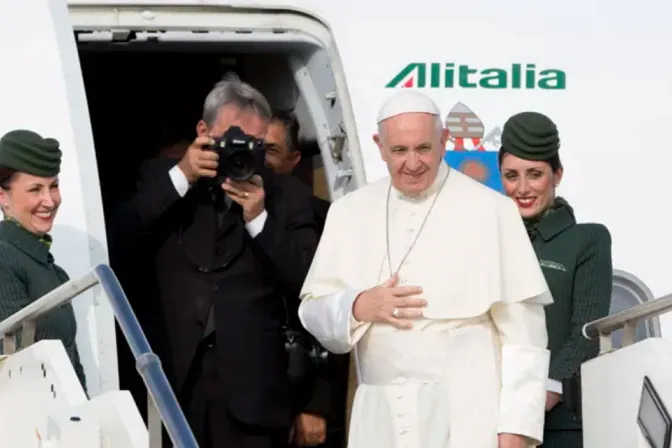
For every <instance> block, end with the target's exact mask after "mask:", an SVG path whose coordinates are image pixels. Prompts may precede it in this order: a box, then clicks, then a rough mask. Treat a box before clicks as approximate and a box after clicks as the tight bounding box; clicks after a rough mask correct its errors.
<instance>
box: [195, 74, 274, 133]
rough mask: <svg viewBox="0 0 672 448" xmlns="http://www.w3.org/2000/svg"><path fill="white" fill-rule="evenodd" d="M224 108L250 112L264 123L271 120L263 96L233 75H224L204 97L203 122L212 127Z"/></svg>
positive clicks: (268, 107) (269, 110)
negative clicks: (230, 107)
mask: <svg viewBox="0 0 672 448" xmlns="http://www.w3.org/2000/svg"><path fill="white" fill-rule="evenodd" d="M225 106H234V107H236V108H238V109H240V110H248V111H251V112H253V113H254V114H255V115H258V116H259V117H261V118H262V119H263V120H264V121H270V120H271V116H272V113H271V106H270V105H269V104H268V101H267V100H266V98H265V97H264V95H262V94H261V92H259V91H258V90H257V89H255V88H254V87H252V86H251V85H249V84H247V83H245V82H243V81H241V80H240V78H239V77H238V76H237V75H235V74H233V73H229V74H227V75H225V76H224V78H223V79H222V80H221V81H219V82H218V83H217V84H215V87H213V88H212V90H211V91H210V93H208V96H206V97H205V102H204V103H203V117H202V118H203V121H205V122H206V123H207V125H208V126H212V125H213V124H214V122H215V120H216V119H217V115H218V114H219V111H220V110H221V109H222V107H225Z"/></svg>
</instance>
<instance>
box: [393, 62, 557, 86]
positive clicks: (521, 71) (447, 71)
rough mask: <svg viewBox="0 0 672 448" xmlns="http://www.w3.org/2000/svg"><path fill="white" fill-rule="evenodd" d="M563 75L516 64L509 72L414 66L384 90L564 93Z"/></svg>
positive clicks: (450, 65) (457, 66) (427, 64)
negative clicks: (513, 90)
mask: <svg viewBox="0 0 672 448" xmlns="http://www.w3.org/2000/svg"><path fill="white" fill-rule="evenodd" d="M566 85H567V75H566V74H565V72H564V71H562V70H558V69H552V68H543V69H539V68H538V67H537V66H536V64H521V63H514V64H511V66H510V67H508V68H483V69H480V68H475V67H473V66H470V65H467V64H456V63H454V62H411V63H410V64H408V65H407V66H406V67H404V68H403V69H402V70H401V71H400V72H399V73H397V75H396V76H395V77H394V78H392V80H391V81H390V82H388V83H387V85H386V86H385V87H386V88H394V87H415V88H421V89H422V88H430V89H454V88H458V87H461V88H463V89H478V88H480V89H543V90H563V89H565V88H566Z"/></svg>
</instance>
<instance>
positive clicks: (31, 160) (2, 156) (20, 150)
mask: <svg viewBox="0 0 672 448" xmlns="http://www.w3.org/2000/svg"><path fill="white" fill-rule="evenodd" d="M59 146H60V145H59V143H58V140H55V139H53V138H42V136H40V135H39V134H36V133H35V132H32V131H26V130H23V129H18V130H15V131H10V132H8V133H7V134H5V135H4V136H3V137H2V138H0V165H1V166H6V167H8V168H13V169H15V170H16V171H19V172H21V173H26V174H32V175H33V176H39V177H55V176H57V175H58V173H59V172H60V171H61V155H62V152H61V150H60V148H59Z"/></svg>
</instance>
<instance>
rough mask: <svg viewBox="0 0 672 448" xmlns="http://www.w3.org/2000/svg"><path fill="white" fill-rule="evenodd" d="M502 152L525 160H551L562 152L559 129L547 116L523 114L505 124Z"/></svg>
mask: <svg viewBox="0 0 672 448" xmlns="http://www.w3.org/2000/svg"><path fill="white" fill-rule="evenodd" d="M502 150H504V151H505V152H508V153H509V154H512V155H514V156H516V157H520V158H521V159H525V160H539V161H546V160H549V159H550V158H551V157H553V156H555V155H556V154H558V151H559V150H560V137H559V136H558V128H557V127H556V126H555V123H553V121H551V119H550V118H548V117H547V116H546V115H543V114H540V113H538V112H521V113H519V114H516V115H514V116H513V117H511V118H509V119H508V120H507V121H506V123H504V129H503V130H502Z"/></svg>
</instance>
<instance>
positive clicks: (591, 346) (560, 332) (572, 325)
mask: <svg viewBox="0 0 672 448" xmlns="http://www.w3.org/2000/svg"><path fill="white" fill-rule="evenodd" d="M559 148H560V139H559V136H558V130H557V128H556V126H555V124H554V123H553V122H552V121H551V120H550V119H549V118H548V117H546V116H544V115H542V114H539V113H535V112H523V113H520V114H517V115H514V116H513V117H511V118H510V119H509V120H508V121H507V122H506V124H505V125H504V129H503V131H502V148H501V150H500V153H499V166H500V171H501V176H502V183H503V185H504V190H505V192H506V194H507V195H508V196H510V197H511V198H513V200H514V201H515V202H516V204H517V205H518V209H519V210H520V214H521V216H522V218H523V221H524V222H525V227H526V228H527V232H528V234H529V236H530V240H531V241H532V245H533V246H534V249H535V251H536V253H537V257H538V258H539V263H540V265H541V269H542V271H543V272H544V276H545V277H546V282H547V283H548V287H549V289H550V291H551V294H552V295H553V301H554V303H553V304H552V305H549V306H547V307H546V326H547V329H548V348H549V350H550V352H551V363H550V369H549V376H550V378H549V381H548V387H547V388H548V392H547V396H546V423H545V432H544V444H543V447H544V448H580V447H583V441H582V426H581V422H580V421H578V420H577V418H576V415H575V413H574V412H573V411H572V410H570V409H569V408H568V407H567V406H564V405H563V404H562V383H561V381H562V380H563V379H567V378H572V377H573V376H575V375H577V374H579V373H580V367H581V363H583V362H584V361H586V360H588V359H590V358H593V357H595V356H596V355H597V353H598V350H599V345H598V342H597V341H589V340H587V339H585V338H584V337H583V334H582V332H581V330H582V328H583V325H584V324H586V323H587V322H590V321H592V320H595V319H599V318H601V317H604V316H606V315H607V314H608V313H609V305H610V302H611V288H612V263H611V236H610V234H609V231H608V230H607V228H606V227H605V226H604V225H602V224H592V223H591V224H578V223H577V222H576V218H575V217H574V211H573V209H572V207H571V206H570V205H569V204H568V203H567V201H566V200H564V199H563V198H561V197H556V195H555V189H556V187H557V186H558V184H559V183H560V180H561V179H562V174H563V168H562V164H561V163H560V156H559V154H558V150H559Z"/></svg>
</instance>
